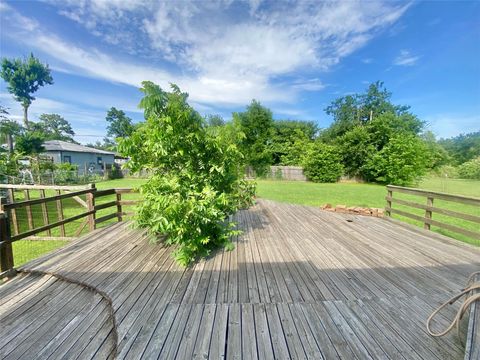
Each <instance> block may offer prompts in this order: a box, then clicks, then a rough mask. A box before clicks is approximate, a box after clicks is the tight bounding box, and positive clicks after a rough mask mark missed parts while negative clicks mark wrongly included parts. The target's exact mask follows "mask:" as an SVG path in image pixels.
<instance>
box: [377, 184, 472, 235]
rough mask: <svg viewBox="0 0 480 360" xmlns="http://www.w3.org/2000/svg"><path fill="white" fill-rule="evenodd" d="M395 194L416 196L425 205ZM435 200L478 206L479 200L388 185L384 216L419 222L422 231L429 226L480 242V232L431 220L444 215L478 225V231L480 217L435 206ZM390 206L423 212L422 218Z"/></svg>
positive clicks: (428, 228)
mask: <svg viewBox="0 0 480 360" xmlns="http://www.w3.org/2000/svg"><path fill="white" fill-rule="evenodd" d="M395 192H397V193H403V194H408V195H416V196H420V197H423V198H426V203H424V204H420V203H418V202H414V201H410V200H404V199H399V198H395V197H394V196H393V194H394V193H395ZM435 199H438V200H445V201H449V202H455V203H460V204H465V205H473V206H480V199H476V198H472V197H467V196H461V195H451V194H445V193H440V192H434V191H426V190H420V189H413V188H406V187H401V186H394V185H388V186H387V196H386V197H385V200H387V206H386V207H385V214H386V215H387V216H391V215H392V214H397V215H401V216H404V217H406V218H409V219H412V220H417V221H420V222H422V223H423V227H424V229H427V230H430V227H431V226H437V227H439V228H441V229H445V230H449V231H452V232H454V233H457V234H462V235H464V236H467V237H469V238H472V239H475V240H480V232H478V231H472V230H467V229H464V228H461V227H459V226H455V225H451V224H446V223H444V222H441V221H438V220H435V219H433V215H434V214H435V213H436V214H441V215H446V216H449V217H452V218H457V219H462V220H467V221H470V222H473V223H475V224H479V227H478V229H480V216H477V215H472V214H467V213H463V212H458V211H453V210H449V209H445V208H441V207H438V206H435V204H434V200H435ZM392 204H399V205H405V206H408V207H411V208H415V209H421V210H425V213H424V215H423V216H419V215H415V214H411V213H409V212H407V211H404V210H400V209H396V208H393V205H392Z"/></svg>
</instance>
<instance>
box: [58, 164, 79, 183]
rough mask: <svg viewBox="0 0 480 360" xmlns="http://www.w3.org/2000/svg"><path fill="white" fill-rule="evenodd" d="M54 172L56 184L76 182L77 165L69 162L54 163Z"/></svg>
mask: <svg viewBox="0 0 480 360" xmlns="http://www.w3.org/2000/svg"><path fill="white" fill-rule="evenodd" d="M55 167H56V170H54V174H55V184H57V185H62V184H63V185H66V184H76V183H78V182H79V180H78V165H75V164H70V163H61V164H56V166H55Z"/></svg>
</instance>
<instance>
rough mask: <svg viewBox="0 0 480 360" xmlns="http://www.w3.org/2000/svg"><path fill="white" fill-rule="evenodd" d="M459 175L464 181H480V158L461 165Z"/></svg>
mask: <svg viewBox="0 0 480 360" xmlns="http://www.w3.org/2000/svg"><path fill="white" fill-rule="evenodd" d="M458 175H459V176H460V177H461V178H462V179H473V180H480V156H479V157H477V158H475V159H472V160H470V161H467V162H464V163H463V164H462V165H460V166H459V167H458Z"/></svg>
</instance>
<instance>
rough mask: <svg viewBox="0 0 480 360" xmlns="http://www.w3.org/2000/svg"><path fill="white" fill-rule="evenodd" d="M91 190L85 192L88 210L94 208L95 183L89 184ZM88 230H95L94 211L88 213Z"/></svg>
mask: <svg viewBox="0 0 480 360" xmlns="http://www.w3.org/2000/svg"><path fill="white" fill-rule="evenodd" d="M90 189H92V191H91V192H89V193H87V205H88V211H94V210H95V191H96V190H97V189H96V188H95V184H90ZM88 230H89V231H93V230H95V213H93V214H90V215H88Z"/></svg>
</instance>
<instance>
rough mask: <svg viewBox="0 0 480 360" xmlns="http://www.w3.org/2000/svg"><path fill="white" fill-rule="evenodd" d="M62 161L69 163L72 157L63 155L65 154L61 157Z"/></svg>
mask: <svg viewBox="0 0 480 360" xmlns="http://www.w3.org/2000/svg"><path fill="white" fill-rule="evenodd" d="M63 162H64V163H69V164H71V163H72V157H71V156H66V155H65V156H64V157H63Z"/></svg>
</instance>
